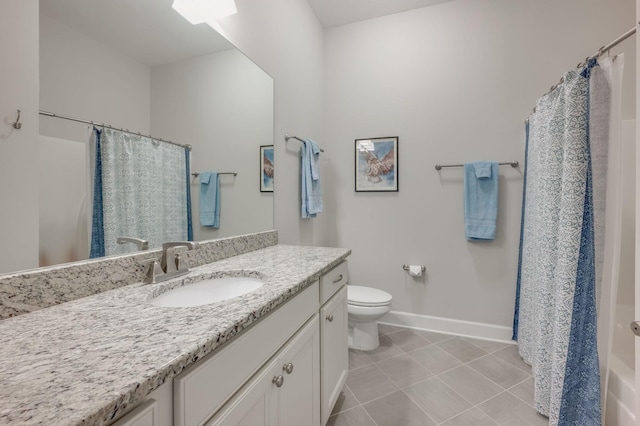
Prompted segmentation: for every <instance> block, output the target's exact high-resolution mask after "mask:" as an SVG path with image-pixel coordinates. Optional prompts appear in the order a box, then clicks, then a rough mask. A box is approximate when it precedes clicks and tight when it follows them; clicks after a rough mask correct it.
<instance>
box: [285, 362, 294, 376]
mask: <svg viewBox="0 0 640 426" xmlns="http://www.w3.org/2000/svg"><path fill="white" fill-rule="evenodd" d="M282 369H283V370H284V371H285V372H286V373H287V374H291V373H293V364H292V363H290V362H288V363H286V364H285V365H284V366H283V367H282Z"/></svg>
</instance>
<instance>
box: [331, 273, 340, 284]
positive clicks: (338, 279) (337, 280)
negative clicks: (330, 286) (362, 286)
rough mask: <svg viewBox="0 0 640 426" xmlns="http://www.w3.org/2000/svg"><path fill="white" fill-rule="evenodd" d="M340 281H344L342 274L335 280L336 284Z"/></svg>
mask: <svg viewBox="0 0 640 426" xmlns="http://www.w3.org/2000/svg"><path fill="white" fill-rule="evenodd" d="M340 281H342V274H340V275H339V276H338V278H336V279H335V280H333V283H334V284H338V283H339V282H340Z"/></svg>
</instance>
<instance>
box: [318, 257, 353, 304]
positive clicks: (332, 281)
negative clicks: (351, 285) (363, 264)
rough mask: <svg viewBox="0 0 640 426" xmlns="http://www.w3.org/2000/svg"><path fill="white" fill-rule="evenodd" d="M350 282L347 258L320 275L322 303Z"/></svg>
mask: <svg viewBox="0 0 640 426" xmlns="http://www.w3.org/2000/svg"><path fill="white" fill-rule="evenodd" d="M348 282H349V268H348V267H347V261H346V260H345V261H344V262H342V263H341V264H339V265H338V266H336V267H335V268H333V269H332V270H330V271H329V272H327V273H326V274H324V275H323V276H322V277H320V304H321V305H322V304H324V303H325V302H326V301H327V300H329V299H331V296H333V295H334V294H335V293H336V292H337V291H338V290H340V289H341V288H342V286H343V285H345V284H347V283H348Z"/></svg>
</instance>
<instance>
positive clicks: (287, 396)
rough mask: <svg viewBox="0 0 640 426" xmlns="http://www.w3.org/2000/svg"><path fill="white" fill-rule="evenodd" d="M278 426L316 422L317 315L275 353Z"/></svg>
mask: <svg viewBox="0 0 640 426" xmlns="http://www.w3.org/2000/svg"><path fill="white" fill-rule="evenodd" d="M279 359H280V365H281V370H280V374H281V375H282V377H283V379H284V380H283V383H282V386H281V387H280V388H278V393H279V395H278V420H277V423H276V424H277V425H278V426H301V425H305V426H318V425H320V329H319V327H318V315H316V316H315V317H313V319H311V320H310V321H309V322H308V323H307V325H305V326H304V328H303V329H302V330H300V333H299V334H298V335H297V336H296V337H295V338H294V339H293V340H292V341H291V342H289V344H287V346H286V347H285V348H284V349H283V352H282V354H281V355H280V356H279Z"/></svg>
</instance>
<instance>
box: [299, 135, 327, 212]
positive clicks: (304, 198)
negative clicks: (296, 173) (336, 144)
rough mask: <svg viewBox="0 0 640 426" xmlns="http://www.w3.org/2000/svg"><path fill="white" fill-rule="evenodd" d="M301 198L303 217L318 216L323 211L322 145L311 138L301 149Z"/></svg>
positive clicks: (306, 140)
mask: <svg viewBox="0 0 640 426" xmlns="http://www.w3.org/2000/svg"><path fill="white" fill-rule="evenodd" d="M300 156H301V159H300V180H301V182H300V189H301V194H300V199H301V203H300V204H301V210H302V218H303V219H307V218H311V217H316V214H317V213H321V212H322V207H323V206H322V194H321V192H320V170H319V167H318V158H319V157H320V147H319V146H318V144H316V143H315V142H314V141H312V140H311V139H305V141H304V142H303V143H302V148H301V149H300Z"/></svg>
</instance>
